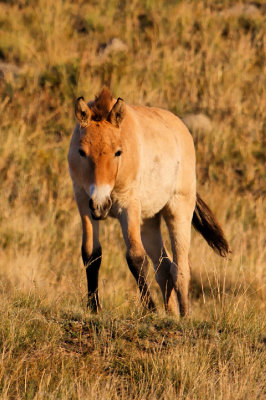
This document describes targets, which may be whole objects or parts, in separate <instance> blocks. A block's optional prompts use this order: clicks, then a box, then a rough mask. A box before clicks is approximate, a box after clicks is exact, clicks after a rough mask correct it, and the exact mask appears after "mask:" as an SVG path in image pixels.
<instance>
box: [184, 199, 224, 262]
mask: <svg viewBox="0 0 266 400" xmlns="http://www.w3.org/2000/svg"><path fill="white" fill-rule="evenodd" d="M192 224H193V226H194V228H195V229H196V230H197V231H198V232H200V233H201V234H202V236H203V237H204V239H205V240H206V241H207V243H208V245H209V246H210V247H211V248H212V249H213V250H214V251H215V252H216V253H218V254H219V255H220V256H221V257H227V255H228V253H229V252H230V250H229V245H228V243H227V240H226V239H225V237H224V233H223V230H222V228H221V227H220V225H219V224H218V222H217V221H216V219H215V217H214V215H213V213H212V212H211V210H210V209H209V207H208V206H207V204H206V203H204V201H203V200H202V198H201V197H200V195H199V194H198V193H197V202H196V208H195V210H194V214H193V218H192Z"/></svg>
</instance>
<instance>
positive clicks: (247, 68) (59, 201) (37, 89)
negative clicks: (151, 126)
mask: <svg viewBox="0 0 266 400" xmlns="http://www.w3.org/2000/svg"><path fill="white" fill-rule="evenodd" d="M235 6H237V8H235ZM252 10H253V11H252ZM113 38H119V39H120V40H122V41H123V42H124V44H125V45H126V50H125V49H124V50H121V51H120V52H112V51H109V53H108V52H105V53H104V51H103V49H104V48H105V46H106V45H107V46H108V44H109V43H110V42H111V40H112V39H113ZM0 71H2V73H1V72H0V115H1V118H0V131H1V144H0V156H1V157H0V196H1V202H0V277H1V281H0V283H1V284H0V297H1V302H0V304H1V305H0V307H1V313H0V318H1V322H0V346H1V359H0V360H1V361H0V393H1V395H0V396H1V398H3V399H13V398H16V399H33V398H34V399H46V398H49V399H55V398H57V399H58V398H63V399H68V398H69V399H73V398H75V399H76V398H77V399H88V398H95V399H105V398H106V399H107V398H108V399H109V398H112V399H135V398H136V399H137V398H138V399H159V398H160V399H161V398H164V399H173V398H180V399H185V398H186V399H190V400H191V399H232V398H234V399H246V398H250V399H258V398H263V393H265V392H264V391H265V386H264V375H265V371H264V365H265V350H264V346H265V331H264V328H265V322H264V319H263V315H264V312H265V308H264V300H265V297H264V289H265V275H264V270H265V233H264V232H265V222H264V221H265V217H264V215H265V203H264V198H263V196H264V195H265V166H264V164H265V126H266V119H265V104H266V101H265V5H264V2H263V1H257V2H256V5H254V4H253V3H252V4H250V3H249V2H247V1H242V2H241V1H240V2H238V3H237V4H236V3H235V2H233V1H226V2H223V1H218V0H217V1H209V0H206V1H149V0H145V1H140V0H133V1H130V2H129V1H125V2H121V1H118V0H109V1H105V0H101V1H99V2H94V1H90V2H84V1H81V0H79V1H75V2H71V1H69V0H65V1H63V0H57V1H50V0H48V1H44V0H31V1H30V0H19V1H13V0H12V1H8V2H7V1H1V2H0ZM103 84H107V85H109V86H110V87H111V89H112V91H113V93H114V95H115V96H121V97H123V98H124V99H125V101H127V102H128V103H138V104H150V105H156V106H160V107H163V108H167V109H169V110H171V111H173V112H174V113H176V114H177V115H179V116H180V117H184V116H185V115H186V114H188V113H203V114H205V115H206V116H207V117H208V118H209V119H210V121H211V129H210V130H208V131H206V130H204V129H194V130H193V132H192V135H193V137H194V139H195V143H196V151H197V175H198V191H199V192H200V193H201V195H202V197H203V198H204V199H205V201H206V202H207V203H208V205H209V206H210V207H211V208H212V209H213V211H214V212H215V214H216V215H217V218H218V219H219V221H220V222H221V225H222V226H223V227H224V230H225V232H226V235H227V237H228V240H229V242H230V245H231V248H232V256H231V260H229V261H224V260H221V259H219V258H218V257H217V256H216V255H214V254H213V253H212V252H211V250H210V249H209V248H208V247H207V245H206V244H205V243H204V242H203V239H202V238H201V237H200V236H199V235H197V234H196V233H193V237H192V245H191V265H192V284H191V308H192V314H191V317H190V319H189V320H186V321H178V320H176V319H174V318H173V317H171V316H166V315H165V314H164V312H163V307H162V302H161V299H160V294H159V291H158V288H157V286H156V284H155V281H154V276H153V271H152V268H150V273H149V281H150V285H151V291H152V293H153V295H154V297H155V300H156V303H157V305H158V308H159V311H158V313H157V314H151V315H150V314H147V313H145V312H144V311H143V309H142V308H141V306H140V302H139V296H138V293H137V289H136V285H135V282H134V280H133V278H132V276H131V275H130V272H129V270H128V268H127V266H126V261H125V258H124V253H125V249H124V247H123V246H124V245H123V244H122V236H121V233H120V230H119V227H118V224H117V223H116V222H115V221H107V222H105V223H103V224H101V242H102V246H103V261H102V267H101V271H100V296H101V301H102V303H103V312H102V314H101V315H99V316H92V315H90V313H89V312H88V310H87V309H86V282H85V271H84V269H83V266H82V261H81V257H80V243H81V226H80V221H79V216H78V212H77V209H76V205H75V202H74V199H73V193H72V188H71V182H70V179H69V176H68V169H67V162H66V154H67V149H68V145H69V140H70V136H71V133H72V129H73V126H74V123H75V122H74V115H73V102H74V99H75V98H76V97H77V96H80V95H83V96H84V97H85V98H86V99H88V100H89V99H91V98H93V97H94V95H95V94H96V93H97V92H98V91H99V90H100V88H101V87H102V85H103ZM163 230H164V236H165V240H166V244H167V246H168V247H169V239H168V237H167V233H166V229H165V227H164V226H163Z"/></svg>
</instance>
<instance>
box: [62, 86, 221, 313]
mask: <svg viewBox="0 0 266 400" xmlns="http://www.w3.org/2000/svg"><path fill="white" fill-rule="evenodd" d="M75 114H76V118H77V121H78V123H77V125H76V127H75V130H74V133H73V136H72V139H71V144H70V149H69V154H68V162H69V170H70V175H71V178H72V181H73V187H74V193H75V199H76V202H77V206H78V209H79V212H80V216H81V221H82V228H83V237H82V258H83V262H84V265H85V267H86V272H87V281H88V295H89V306H90V307H91V309H92V310H93V311H97V310H99V309H100V303H99V299H98V273H99V268H100V264H101V255H102V250H101V244H100V241H99V220H103V219H105V218H106V217H107V216H111V217H114V218H117V219H118V220H119V222H120V224H121V228H122V232H123V237H124V240H125V243H126V247H127V253H126V259H127V263H128V266H129V269H130V271H131V272H132V274H133V276H134V278H135V279H136V281H137V284H138V286H139V290H140V293H141V299H142V301H143V303H144V305H146V306H147V307H148V308H149V309H151V310H153V309H155V305H154V302H153V300H152V298H151V296H150V293H149V289H148V283H147V266H148V260H147V255H148V256H149V257H150V259H151V260H152V263H153V265H154V269H155V274H156V280H157V282H158V284H159V286H160V289H161V292H162V295H163V299H164V304H165V309H166V310H169V309H171V310H172V311H173V312H176V310H177V304H178V303H179V311H180V314H181V316H185V315H187V314H188V312H189V300H188V292H189V281H190V267H189V260H188V253H189V245H190V232H191V223H192V224H193V225H194V227H195V228H196V229H197V230H198V231H199V232H200V233H201V234H202V235H203V237H204V238H205V239H206V240H207V242H208V243H209V245H210V246H211V247H212V248H213V249H214V250H216V251H217V252H218V253H219V254H220V255H221V256H226V255H227V253H228V244H227V241H226V239H225V238H224V234H223V232H222V230H221V228H220V227H219V225H218V223H217V222H216V220H215V218H214V216H213V214H212V212H211V211H210V209H209V208H208V206H207V205H206V204H205V203H204V202H203V200H202V199H201V198H200V196H199V195H198V194H197V193H196V175H195V150H194V145H193V140H192V136H191V135H190V133H189V131H188V129H187V128H186V126H185V125H184V124H183V123H182V121H181V120H180V119H179V118H177V117H176V116H175V115H173V114H172V113H171V112H169V111H166V110H162V109H160V108H155V107H142V106H132V105H128V104H126V103H125V102H124V101H123V100H122V99H121V98H118V99H117V100H116V99H114V98H113V97H112V96H111V94H110V92H109V90H108V89H107V88H103V89H102V91H101V93H100V94H99V95H98V97H96V98H95V100H94V101H91V102H89V103H88V104H87V103H86V102H85V101H84V99H83V98H82V97H79V98H78V99H77V100H76V104H75ZM161 218H164V220H165V222H166V225H167V227H168V230H169V234H170V238H171V246H172V252H173V260H171V258H170V256H169V254H168V252H167V250H166V248H165V247H164V244H163V240H162V236H161V230H160V222H161ZM177 299H178V303H177Z"/></svg>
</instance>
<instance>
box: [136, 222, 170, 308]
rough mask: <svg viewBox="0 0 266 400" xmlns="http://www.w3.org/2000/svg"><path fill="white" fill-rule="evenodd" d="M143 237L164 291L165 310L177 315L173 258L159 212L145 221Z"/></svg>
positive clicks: (157, 279)
mask: <svg viewBox="0 0 266 400" xmlns="http://www.w3.org/2000/svg"><path fill="white" fill-rule="evenodd" d="M141 239H142V243H143V246H144V248H145V250H146V252H147V254H148V256H149V257H150V258H151V260H152V263H153V266H154V270H155V277H156V281H157V283H158V285H159V287H160V289H161V292H162V296H163V301H164V306H165V310H166V311H167V312H168V311H169V312H171V313H172V314H174V315H177V314H178V305H177V298H176V293H175V291H174V290H173V287H174V286H173V280H172V276H171V273H170V268H171V260H170V258H169V256H168V254H167V251H166V249H165V247H164V245H163V240H162V235H161V230H160V215H159V214H157V215H156V216H155V217H153V218H150V219H147V220H145V221H144V223H143V225H142V228H141Z"/></svg>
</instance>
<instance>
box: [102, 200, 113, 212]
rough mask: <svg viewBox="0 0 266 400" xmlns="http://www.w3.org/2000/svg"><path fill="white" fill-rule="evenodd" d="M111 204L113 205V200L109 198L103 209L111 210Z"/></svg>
mask: <svg viewBox="0 0 266 400" xmlns="http://www.w3.org/2000/svg"><path fill="white" fill-rule="evenodd" d="M111 205H112V200H111V199H110V198H109V199H107V201H106V203H105V204H104V206H103V210H104V211H106V210H109V208H110V207H111Z"/></svg>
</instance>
